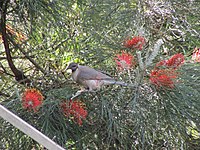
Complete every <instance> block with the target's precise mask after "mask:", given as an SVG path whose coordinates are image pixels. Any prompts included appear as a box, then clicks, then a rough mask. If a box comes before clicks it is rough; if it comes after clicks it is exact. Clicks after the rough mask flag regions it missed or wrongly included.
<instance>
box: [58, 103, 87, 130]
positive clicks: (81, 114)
mask: <svg viewBox="0 0 200 150" xmlns="http://www.w3.org/2000/svg"><path fill="white" fill-rule="evenodd" d="M61 108H62V110H63V113H64V115H65V116H66V117H73V118H74V120H75V122H76V123H78V125H79V126H80V125H82V123H83V121H82V119H85V118H86V117H87V115H88V112H87V110H85V106H84V104H83V103H82V102H80V101H77V100H75V101H72V100H70V101H67V102H64V103H62V104H61Z"/></svg>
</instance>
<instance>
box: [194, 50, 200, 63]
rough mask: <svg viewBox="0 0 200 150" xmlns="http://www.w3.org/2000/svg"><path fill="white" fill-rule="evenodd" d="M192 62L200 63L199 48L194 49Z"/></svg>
mask: <svg viewBox="0 0 200 150" xmlns="http://www.w3.org/2000/svg"><path fill="white" fill-rule="evenodd" d="M192 60H193V61H194V62H200V48H195V49H194V52H193V54H192Z"/></svg>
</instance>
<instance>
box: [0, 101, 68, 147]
mask: <svg viewBox="0 0 200 150" xmlns="http://www.w3.org/2000/svg"><path fill="white" fill-rule="evenodd" d="M0 117H2V118H3V119H5V120H6V121H8V122H10V123H11V124H12V125H13V126H15V127H16V128H18V129H19V130H21V131H22V132H24V133H25V134H27V135H29V136H30V137H31V138H32V139H34V140H35V141H37V142H38V143H39V144H41V145H43V146H44V147H46V148H47V149H49V150H65V149H64V148H62V147H61V146H59V145H58V144H56V143H55V142H54V141H52V140H51V139H50V138H48V137H47V136H45V135H44V134H42V133H41V132H40V131H38V130H37V129H35V128H34V127H33V126H31V125H30V124H28V123H27V122H25V121H24V120H22V119H21V118H19V117H18V116H16V115H15V114H13V113H12V112H11V111H9V110H8V109H6V108H5V107H3V106H2V105H0Z"/></svg>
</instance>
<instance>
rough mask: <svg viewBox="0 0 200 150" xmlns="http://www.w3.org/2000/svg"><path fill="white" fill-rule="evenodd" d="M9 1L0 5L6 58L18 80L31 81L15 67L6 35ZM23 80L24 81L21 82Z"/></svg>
mask: <svg viewBox="0 0 200 150" xmlns="http://www.w3.org/2000/svg"><path fill="white" fill-rule="evenodd" d="M8 3H9V0H5V1H4V2H3V3H1V5H0V9H1V10H0V12H1V20H0V21H1V22H0V27H1V33H2V39H3V44H4V48H5V53H6V58H7V61H8V65H9V67H10V69H11V70H12V72H13V74H14V75H15V79H16V81H18V82H19V83H21V84H25V83H30V80H29V79H27V77H26V76H25V75H24V73H23V72H22V71H20V70H18V69H17V68H16V67H15V65H14V63H13V61H12V56H11V53H10V48H9V43H8V40H7V35H6V12H7V7H8ZM21 81H23V82H21Z"/></svg>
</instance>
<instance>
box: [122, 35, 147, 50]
mask: <svg viewBox="0 0 200 150" xmlns="http://www.w3.org/2000/svg"><path fill="white" fill-rule="evenodd" d="M144 44H145V39H144V37H142V36H135V37H133V38H132V39H131V40H127V41H125V42H124V46H125V47H126V48H135V49H138V50H142V48H143V45H144Z"/></svg>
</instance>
